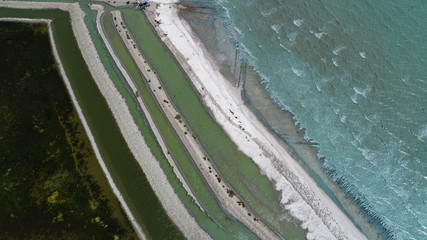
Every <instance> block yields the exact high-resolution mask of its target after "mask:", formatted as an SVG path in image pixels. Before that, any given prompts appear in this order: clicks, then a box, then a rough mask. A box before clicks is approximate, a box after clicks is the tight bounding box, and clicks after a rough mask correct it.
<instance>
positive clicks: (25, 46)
mask: <svg viewBox="0 0 427 240" xmlns="http://www.w3.org/2000/svg"><path fill="white" fill-rule="evenodd" d="M0 29H1V32H0V42H1V43H2V44H1V45H0V56H2V57H1V58H0V66H2V69H3V70H2V71H1V72H0V84H1V86H2V88H0V174H1V175H0V176H1V177H0V179H1V180H0V183H1V190H0V202H1V203H2V207H1V208H0V229H1V231H0V238H1V239H5V238H11V239H89V238H94V239H114V238H120V239H133V238H135V235H134V232H133V229H132V227H131V225H130V223H129V222H128V221H127V219H126V216H125V215H124V212H123V211H122V210H121V208H120V205H119V202H118V201H117V200H116V199H115V197H114V195H113V194H112V191H111V189H110V188H109V186H108V182H107V180H106V179H105V177H104V176H103V175H102V170H101V169H100V167H99V165H98V163H97V160H96V158H95V155H94V153H93V151H92V149H91V145H90V142H89V140H88V138H87V136H86V134H85V132H84V129H83V126H82V125H81V123H80V122H79V119H78V116H77V113H76V111H75V110H74V108H73V105H72V102H71V100H70V98H69V97H68V93H67V91H66V88H65V86H64V84H63V82H62V80H61V77H60V75H59V73H58V71H57V68H56V65H55V62H54V59H53V55H52V54H48V53H49V52H50V45H49V37H48V34H47V25H45V24H24V23H7V22H0Z"/></svg>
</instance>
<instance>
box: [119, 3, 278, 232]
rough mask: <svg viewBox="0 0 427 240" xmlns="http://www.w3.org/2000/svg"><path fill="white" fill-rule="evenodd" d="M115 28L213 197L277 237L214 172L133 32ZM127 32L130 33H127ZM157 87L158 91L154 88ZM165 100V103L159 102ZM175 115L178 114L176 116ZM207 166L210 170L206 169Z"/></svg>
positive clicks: (256, 229)
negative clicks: (135, 41) (242, 203)
mask: <svg viewBox="0 0 427 240" xmlns="http://www.w3.org/2000/svg"><path fill="white" fill-rule="evenodd" d="M112 14H113V17H114V18H115V19H117V22H124V21H123V20H122V16H121V14H120V12H119V11H113V12H112ZM116 29H117V30H118V32H119V34H120V36H121V38H122V41H123V42H124V43H125V45H126V47H127V49H128V51H129V52H130V53H131V55H132V57H133V59H134V60H135V62H136V64H137V65H138V67H139V69H140V70H141V72H142V74H143V75H144V76H145V78H146V79H149V82H148V85H149V86H151V87H152V91H153V95H154V97H155V98H156V99H157V102H158V103H159V105H160V108H161V109H162V111H163V112H164V113H165V115H166V117H167V118H168V120H169V122H170V124H171V126H172V128H173V129H175V132H176V134H177V135H178V137H179V138H180V140H181V142H182V143H183V144H184V145H185V147H186V149H187V151H188V152H189V154H190V156H191V158H192V159H193V161H194V163H195V165H196V166H197V167H198V168H199V170H200V172H201V173H202V175H203V177H204V179H205V180H206V182H207V183H208V185H209V186H210V188H211V189H212V192H213V193H214V194H215V195H216V198H217V199H218V200H219V202H221V204H222V206H223V207H224V209H225V210H226V211H227V212H228V213H229V214H230V215H232V216H233V217H234V218H236V219H238V220H239V221H240V222H242V223H243V224H244V225H245V226H247V227H248V228H249V229H250V230H251V231H252V232H253V233H255V234H256V235H257V236H258V237H259V238H261V239H276V238H278V237H277V236H276V234H275V233H274V232H273V231H272V230H271V229H270V228H269V226H267V225H265V224H264V223H263V222H262V221H258V220H257V221H254V220H253V219H254V217H256V215H255V214H254V213H253V212H252V211H250V210H249V209H243V208H242V206H241V204H239V202H243V201H242V199H240V198H239V197H238V196H237V195H233V194H231V192H233V191H232V188H231V187H230V186H229V184H227V182H226V180H221V179H222V177H220V173H219V172H217V170H216V169H215V167H214V166H213V164H212V163H211V162H210V161H206V160H205V159H206V156H207V153H206V152H205V151H204V149H203V147H202V146H201V145H200V143H199V142H198V141H197V140H195V138H193V136H191V135H190V134H187V131H188V132H192V130H191V129H190V127H188V126H187V124H186V121H185V119H184V118H183V117H182V114H181V113H180V112H179V111H178V110H177V108H176V107H175V106H174V105H173V102H172V100H171V99H170V97H169V96H168V95H167V93H166V92H165V91H161V89H163V88H164V87H163V86H162V83H161V81H160V80H159V79H158V77H157V75H156V74H155V73H154V72H153V71H151V69H150V66H149V65H148V61H147V60H146V59H145V58H144V57H143V56H142V55H141V54H139V50H138V49H137V48H134V47H133V44H134V42H133V38H132V33H131V32H128V31H127V30H126V28H124V26H123V25H119V24H117V27H116ZM128 36H129V37H128ZM156 88H158V89H157V91H156ZM162 102H163V103H167V104H162ZM176 116H181V117H179V119H177V117H176ZM208 169H209V171H207V170H208Z"/></svg>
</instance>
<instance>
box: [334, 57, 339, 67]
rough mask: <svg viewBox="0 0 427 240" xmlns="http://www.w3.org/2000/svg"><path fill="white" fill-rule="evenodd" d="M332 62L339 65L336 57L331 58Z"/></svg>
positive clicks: (336, 65)
mask: <svg viewBox="0 0 427 240" xmlns="http://www.w3.org/2000/svg"><path fill="white" fill-rule="evenodd" d="M332 63H333V64H334V65H335V67H339V64H338V58H332Z"/></svg>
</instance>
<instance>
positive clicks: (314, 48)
mask: <svg viewBox="0 0 427 240" xmlns="http://www.w3.org/2000/svg"><path fill="white" fill-rule="evenodd" d="M192 2H196V3H201V4H204V5H205V6H206V4H212V3H207V1H205V0H193V1H192ZM217 3H218V4H219V5H221V6H222V7H223V8H224V9H225V13H224V16H225V19H226V22H227V24H228V26H229V30H230V32H231V33H232V34H233V35H234V38H235V40H236V43H237V44H238V47H239V48H240V50H242V52H243V58H245V60H248V61H249V62H250V63H251V65H253V66H254V67H255V69H256V71H257V72H258V73H259V74H260V76H261V77H262V80H263V83H264V85H265V87H266V89H267V91H268V92H269V94H270V95H271V97H272V99H273V100H274V101H275V102H276V103H277V104H278V105H279V106H280V107H281V108H282V109H284V110H289V111H291V112H292V113H293V114H294V116H295V119H296V120H297V123H298V124H299V126H300V127H301V128H304V129H305V134H306V136H305V137H306V138H307V139H311V141H313V142H315V143H317V144H318V145H317V146H318V155H319V157H323V159H324V168H325V170H326V171H327V174H328V175H329V176H330V177H331V179H332V180H333V181H335V182H337V183H339V184H341V185H342V186H343V189H344V190H345V191H346V192H347V193H348V194H349V195H350V196H352V197H353V198H354V199H355V201H356V202H357V204H358V206H359V207H360V208H361V209H362V210H363V211H365V213H366V216H367V218H368V219H369V221H370V222H372V223H373V224H375V225H377V226H379V228H380V232H381V234H382V235H383V236H384V237H385V238H387V239H427V210H426V209H427V163H426V161H427V147H426V142H427V113H426V109H425V108H426V107H427V62H426V58H427V2H426V1H424V0H414V1H400V0H376V1H368V0H361V1H350V0H340V1H339V0H322V1H295V0H292V1H291V0H218V1H217Z"/></svg>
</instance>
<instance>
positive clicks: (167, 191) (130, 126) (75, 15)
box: [0, 1, 205, 239]
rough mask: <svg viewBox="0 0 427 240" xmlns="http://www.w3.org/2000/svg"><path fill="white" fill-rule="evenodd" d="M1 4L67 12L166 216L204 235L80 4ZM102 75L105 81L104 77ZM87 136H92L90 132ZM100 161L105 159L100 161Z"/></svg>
mask: <svg viewBox="0 0 427 240" xmlns="http://www.w3.org/2000/svg"><path fill="white" fill-rule="evenodd" d="M0 7H6V8H18V9H60V10H63V11H67V12H69V14H70V18H71V25H72V29H73V33H74V37H75V38H76V40H77V43H78V47H79V48H80V51H81V53H82V55H83V58H84V60H85V62H86V65H87V66H88V67H89V71H90V72H91V74H92V77H93V79H94V80H95V83H96V84H97V86H98V88H99V90H100V91H101V93H102V95H103V96H104V98H105V100H106V101H107V103H108V106H109V107H110V110H111V112H112V113H113V115H114V118H115V120H116V122H117V124H118V127H119V129H120V132H121V133H122V135H123V137H124V139H125V140H126V142H127V144H128V147H129V148H130V150H131V152H132V154H133V155H134V157H135V159H136V160H137V162H138V164H139V165H140V166H141V168H142V169H144V173H145V174H146V176H147V179H148V180H149V182H150V185H151V187H152V188H153V190H154V192H155V193H156V195H157V197H158V198H159V200H160V202H161V204H162V206H163V207H164V209H165V210H166V212H167V213H168V216H169V217H171V218H172V219H173V220H174V222H175V223H179V222H180V221H182V219H183V218H185V219H186V221H185V224H183V225H185V229H181V228H180V230H181V231H182V232H183V234H184V235H185V236H187V237H190V238H191V236H196V237H197V236H199V235H197V234H201V235H200V236H203V235H205V233H204V232H203V230H201V229H200V227H199V226H198V225H197V223H195V221H194V219H193V218H192V217H191V216H190V215H189V214H188V211H187V210H186V209H185V207H184V206H183V205H182V203H181V202H180V200H179V198H178V197H177V195H176V194H175V192H174V190H173V188H172V186H171V185H170V184H169V182H168V181H167V178H166V175H165V174H164V172H163V170H162V169H161V167H160V165H159V163H158V162H157V161H156V159H155V158H154V156H153V155H152V154H151V152H150V149H149V148H148V146H147V145H146V144H145V142H144V139H143V137H142V134H141V133H140V131H139V129H138V127H137V126H136V124H135V122H134V121H133V118H132V116H131V114H130V113H129V110H128V108H127V105H126V103H125V100H124V99H123V97H122V96H121V95H120V94H119V92H118V91H117V89H116V88H115V86H114V84H113V83H112V81H111V80H110V78H109V76H108V74H107V72H106V70H105V68H104V67H103V65H102V64H101V62H100V61H99V56H98V54H97V52H96V50H95V46H94V45H93V42H92V39H91V38H90V35H89V32H88V29H87V27H86V25H85V23H84V21H83V18H84V16H85V13H84V12H83V11H82V10H81V8H80V6H79V4H78V3H51V2H13V1H3V2H0ZM105 79H107V80H108V81H105ZM85 127H86V126H85ZM88 133H89V132H88ZM88 135H89V134H88ZM90 136H91V137H92V135H90ZM91 141H92V139H91ZM98 153H99V152H98ZM147 153H149V154H147ZM97 156H98V155H97ZM100 164H104V163H103V162H102V163H100ZM104 166H105V164H104ZM105 169H106V168H105ZM103 170H104V168H103ZM107 171H108V170H107ZM105 174H106V176H107V174H108V172H105ZM108 175H109V174H108ZM108 180H109V183H110V185H111V187H112V188H113V186H115V185H114V182H113V181H112V179H111V181H110V179H108ZM116 189H117V188H115V189H114V193H115V194H116V196H117V198H118V199H119V201H120V202H121V203H122V205H123V207H124V208H125V206H127V205H126V202H125V201H124V198H123V197H122V195H121V194H120V192H119V190H118V189H117V191H116ZM125 212H126V214H127V215H128V217H129V219H130V222H131V223H132V225H133V226H134V228H135V230H136V231H137V232H138V235H139V237H140V238H141V239H145V237H144V236H145V235H144V234H143V232H142V229H141V227H140V226H139V224H138V223H137V221H136V219H135V218H134V217H133V216H132V213H131V211H130V209H129V208H128V207H126V209H125ZM178 212H179V213H178ZM183 223H184V222H183ZM138 229H139V230H138Z"/></svg>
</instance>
